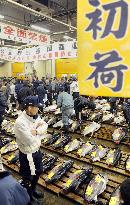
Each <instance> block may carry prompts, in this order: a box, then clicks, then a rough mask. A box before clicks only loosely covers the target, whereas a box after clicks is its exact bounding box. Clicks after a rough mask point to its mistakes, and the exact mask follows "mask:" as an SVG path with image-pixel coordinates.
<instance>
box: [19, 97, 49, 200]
mask: <svg viewBox="0 0 130 205" xmlns="http://www.w3.org/2000/svg"><path fill="white" fill-rule="evenodd" d="M38 106H39V100H38V97H37V96H29V97H27V98H25V100H24V111H23V113H22V114H21V116H19V117H18V119H17V120H16V123H15V137H16V141H17V144H18V147H19V161H20V175H21V176H22V180H23V186H24V187H26V189H27V191H28V194H29V195H30V198H31V201H34V200H35V198H36V199H38V198H42V197H43V194H41V193H38V192H36V184H37V182H38V179H39V177H40V174H41V173H42V169H43V167H42V153H41V152H40V145H41V139H42V136H43V135H44V134H46V132H47V127H48V125H47V123H46V122H44V121H43V120H42V119H41V118H40V117H39V116H38Z"/></svg>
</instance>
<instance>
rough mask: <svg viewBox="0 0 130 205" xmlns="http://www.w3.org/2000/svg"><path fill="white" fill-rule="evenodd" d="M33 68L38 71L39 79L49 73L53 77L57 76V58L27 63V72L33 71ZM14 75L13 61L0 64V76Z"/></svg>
mask: <svg viewBox="0 0 130 205" xmlns="http://www.w3.org/2000/svg"><path fill="white" fill-rule="evenodd" d="M33 69H35V70H36V71H37V76H38V78H39V79H41V78H42V77H44V76H46V75H47V74H49V75H50V76H51V77H54V76H55V60H47V61H35V62H33V63H25V72H26V74H29V73H33ZM11 75H12V63H11V62H7V63H6V64H4V65H3V66H0V76H7V77H11Z"/></svg>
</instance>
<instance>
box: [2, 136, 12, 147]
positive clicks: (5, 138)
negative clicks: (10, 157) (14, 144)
mask: <svg viewBox="0 0 130 205" xmlns="http://www.w3.org/2000/svg"><path fill="white" fill-rule="evenodd" d="M10 141H11V139H10V138H7V137H1V138H0V148H2V147H4V146H5V145H6V144H8V143H9V142H10Z"/></svg>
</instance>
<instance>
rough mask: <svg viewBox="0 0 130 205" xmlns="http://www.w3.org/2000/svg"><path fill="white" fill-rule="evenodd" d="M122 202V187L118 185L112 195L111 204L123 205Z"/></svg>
mask: <svg viewBox="0 0 130 205" xmlns="http://www.w3.org/2000/svg"><path fill="white" fill-rule="evenodd" d="M121 204H122V203H121V200H120V187H117V188H116V189H115V190H114V192H113V193H112V195H111V197H110V200H109V205H121Z"/></svg>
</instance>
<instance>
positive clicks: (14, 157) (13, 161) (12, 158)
mask: <svg viewBox="0 0 130 205" xmlns="http://www.w3.org/2000/svg"><path fill="white" fill-rule="evenodd" d="M18 161H19V152H16V153H15V154H11V156H9V158H8V163H9V164H16V163H17V162H18Z"/></svg>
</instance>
